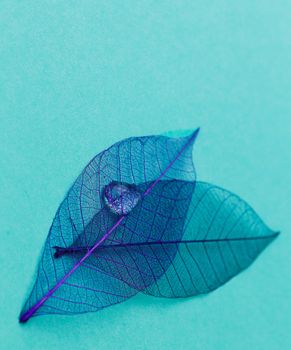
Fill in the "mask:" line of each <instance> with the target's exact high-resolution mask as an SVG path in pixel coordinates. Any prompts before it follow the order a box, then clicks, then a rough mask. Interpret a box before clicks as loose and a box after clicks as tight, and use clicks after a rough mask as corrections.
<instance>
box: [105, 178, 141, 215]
mask: <svg viewBox="0 0 291 350" xmlns="http://www.w3.org/2000/svg"><path fill="white" fill-rule="evenodd" d="M140 199H141V194H140V192H139V191H138V190H137V189H136V187H135V186H133V185H129V184H125V183H118V182H111V183H110V184H109V185H107V186H106V187H105V189H104V202H105V204H106V205H107V207H108V208H109V209H110V210H111V211H112V212H113V213H115V214H117V215H126V214H128V213H130V212H131V211H132V209H133V208H135V206H136V205H137V203H138V202H139V200H140Z"/></svg>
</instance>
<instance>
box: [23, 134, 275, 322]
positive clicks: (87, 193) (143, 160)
mask: <svg viewBox="0 0 291 350" xmlns="http://www.w3.org/2000/svg"><path fill="white" fill-rule="evenodd" d="M197 134H198V130H196V131H195V132H194V133H193V134H191V135H189V136H187V137H184V138H169V137H165V136H149V137H134V138H129V139H126V140H123V141H121V142H118V143H116V144H114V145H113V146H111V147H110V148H108V149H107V150H105V151H103V152H101V153H100V154H98V155H97V156H96V157H95V158H94V159H92V160H91V161H90V163H89V164H88V165H87V166H86V167H85V169H84V170H83V172H82V173H81V175H80V176H79V177H78V178H77V180H76V181H75V183H74V184H73V186H72V187H71V189H70V190H69V192H68V193H67V195H66V197H65V199H64V200H63V202H62V203H61V205H60V207H59V209H58V210H57V213H56V216H55V218H54V220H53V223H52V226H51V228H50V231H49V234H48V237H47V240H46V242H45V246H44V249H43V252H42V257H41V261H40V263H39V267H38V273H37V278H36V281H35V285H34V287H33V289H32V292H31V294H30V296H29V298H28V300H27V301H26V303H25V305H24V307H23V310H22V312H21V315H20V322H25V321H27V320H28V319H29V318H30V317H32V316H38V315H43V314H68V315H70V314H76V313H83V312H89V311H98V310H100V309H102V308H105V307H107V306H110V305H113V304H116V303H119V302H122V301H125V300H126V299H128V298H130V297H132V296H134V295H135V294H137V293H139V292H142V293H146V294H150V295H154V296H159V297H170V298H177V297H189V296H193V295H197V294H201V293H208V292H210V291H212V290H214V289H216V288H217V287H219V286H220V285H222V284H223V283H225V282H227V281H228V280H229V279H230V278H232V277H233V276H235V275H236V274H238V273H239V272H240V271H242V270H243V269H245V268H246V267H247V266H249V265H250V264H251V262H252V261H253V260H254V259H255V258H256V257H257V256H258V254H259V253H260V252H261V251H262V250H263V249H264V248H265V247H266V246H267V245H268V244H269V243H270V242H271V241H272V240H273V239H274V238H275V237H276V236H277V234H278V233H275V232H273V231H271V230H270V229H268V228H267V227H266V225H265V224H264V223H263V222H262V220H261V219H260V218H259V217H258V216H257V214H256V213H255V212H254V211H253V210H252V209H251V208H250V207H249V206H248V205H247V204H246V203H245V202H244V201H243V200H241V199H240V198H239V197H238V196H236V195H234V194H232V193H230V192H228V191H226V190H223V189H221V188H219V187H217V186H214V185H211V184H208V183H204V182H198V181H196V179H195V177H196V176H195V170H194V165H193V161H192V146H193V144H194V141H195V139H196V136H197Z"/></svg>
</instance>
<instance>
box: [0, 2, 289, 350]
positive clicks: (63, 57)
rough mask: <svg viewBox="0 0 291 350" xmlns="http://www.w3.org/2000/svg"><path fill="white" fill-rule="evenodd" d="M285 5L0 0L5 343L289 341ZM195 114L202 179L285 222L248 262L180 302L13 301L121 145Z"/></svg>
mask: <svg viewBox="0 0 291 350" xmlns="http://www.w3.org/2000/svg"><path fill="white" fill-rule="evenodd" d="M290 14H291V3H290V1H275V2H274V1H270V0H265V1H257V0H246V1H243V2H237V1H235V2H234V1H221V0H219V1H218V0H217V1H207V0H203V1H190V0H189V1H86V0H84V1H52V0H50V1H33V0H30V1H11V0H10V1H0V118H1V127H0V133H1V157H0V166H1V171H0V180H1V187H0V188H1V195H0V212H1V218H0V220H1V225H0V227H1V234H0V247H1V253H0V254H1V255H0V263H1V264H0V266H1V268H0V274H1V279H0V281H1V282H0V283H1V289H0V296H1V303H0V312H1V314H0V316H1V317H0V348H1V350H2V349H3V350H6V349H15V350H16V349H17V350H22V349H25V350H26V349H27V350H28V349H44V350H46V349H65V348H66V349H71V350H73V349H78V350H82V349H203V350H208V349H215V350H218V349H224V350H225V349H231V350H234V349H235V350H236V349H242V350H244V349H255V350H259V349H264V350H268V349H280V350H283V349H290V348H291V333H290V328H291V272H290V266H291V265H290V264H291V244H290V243H291V211H290V200H291V199H290V198H291V186H290V180H291V176H290V175H291V174H290V169H291V98H290V81H291V71H290V61H291V49H290V37H291V26H290V23H291V15H290ZM197 126H201V128H202V129H201V134H200V136H199V139H198V140H197V144H196V148H195V153H194V157H195V161H196V167H197V172H198V177H199V178H200V179H203V180H206V181H210V182H213V183H215V184H218V185H221V186H223V187H225V188H227V189H229V190H232V191H233V192H235V193H237V194H239V195H240V196H242V197H243V198H244V199H246V200H247V201H248V202H249V203H250V204H251V205H252V206H253V207H254V208H255V209H256V210H257V212H258V213H259V214H260V215H261V217H262V218H263V219H264V220H265V221H266V223H267V224H269V225H270V226H271V227H272V228H274V229H279V230H281V231H282V235H281V236H280V237H279V239H278V240H276V241H275V242H274V243H273V244H272V245H271V246H270V247H269V248H268V249H267V250H266V251H265V252H264V253H263V254H262V255H261V256H260V257H259V259H258V260H257V261H256V262H255V263H254V264H253V265H252V266H251V267H250V268H249V269H248V270H247V271H245V272H244V273H242V274H241V275H239V276H238V277H236V278H235V279H234V280H232V281H231V282H230V283H228V284H227V285H225V286H223V287H222V288H221V289H219V290H217V291H215V292H213V293H212V294H210V295H207V296H204V297H198V298H192V299H188V300H182V301H175V300H161V299H154V298H151V297H145V296H138V297H135V298H133V299H131V300H130V301H128V302H126V303H124V304H120V305H117V306H114V307H111V308H108V309H106V310H104V311H102V312H99V313H95V314H94V313H93V314H85V315H80V316H76V317H60V316H58V317H57V316H49V317H39V318H35V319H33V320H31V321H30V322H29V323H28V324H26V325H24V326H21V325H19V324H18V322H17V317H18V313H19V311H20V308H21V305H22V303H23V301H24V298H25V294H26V293H27V292H28V290H29V288H30V287H31V283H32V276H33V273H34V271H35V266H36V263H37V259H38V256H39V253H40V249H41V247H42V244H43V242H44V240H45V237H46V235H47V232H48V229H49V226H50V223H51V221H52V219H53V216H54V214H55V211H56V209H57V206H58V205H59V203H60V201H61V200H62V198H63V196H64V194H65V191H66V190H67V189H68V188H69V186H70V185H71V183H72V182H73V181H74V179H75V178H76V177H77V175H78V174H79V172H80V171H81V170H82V168H83V167H84V165H85V164H86V163H87V162H88V160H89V159H90V158H91V157H93V156H94V155H95V154H96V153H98V152H99V151H101V150H102V149H104V148H105V147H107V146H109V145H111V144H112V143H114V142H115V141H117V140H119V139H122V138H125V137H128V136H135V135H147V134H159V133H163V132H165V131H167V130H173V129H185V128H186V129H190V128H195V127H197Z"/></svg>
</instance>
